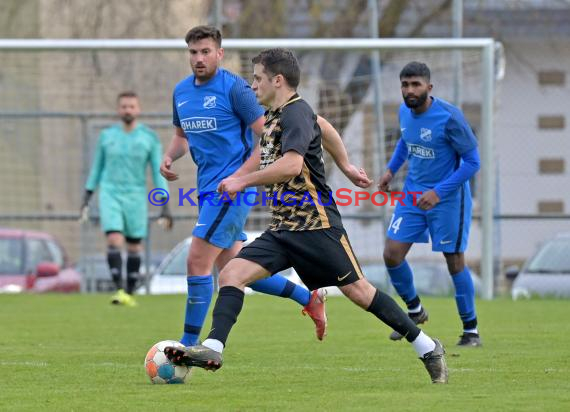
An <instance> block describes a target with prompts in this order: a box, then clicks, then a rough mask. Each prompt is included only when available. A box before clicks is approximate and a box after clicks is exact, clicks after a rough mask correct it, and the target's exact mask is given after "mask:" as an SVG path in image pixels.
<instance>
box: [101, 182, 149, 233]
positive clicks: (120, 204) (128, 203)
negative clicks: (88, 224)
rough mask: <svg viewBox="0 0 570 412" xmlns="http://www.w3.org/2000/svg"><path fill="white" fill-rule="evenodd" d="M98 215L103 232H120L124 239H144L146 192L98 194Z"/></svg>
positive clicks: (146, 205)
mask: <svg viewBox="0 0 570 412" xmlns="http://www.w3.org/2000/svg"><path fill="white" fill-rule="evenodd" d="M99 213H100V215H101V229H102V230H103V232H111V231H113V232H121V233H123V235H124V236H125V237H130V238H135V239H137V238H145V237H146V235H147V231H148V199H147V194H146V192H129V193H117V192H114V191H110V190H104V189H103V190H101V191H100V192H99Z"/></svg>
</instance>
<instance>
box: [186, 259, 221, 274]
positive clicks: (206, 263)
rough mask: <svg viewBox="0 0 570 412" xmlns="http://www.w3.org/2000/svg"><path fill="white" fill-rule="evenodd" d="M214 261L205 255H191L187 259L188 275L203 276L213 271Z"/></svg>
mask: <svg viewBox="0 0 570 412" xmlns="http://www.w3.org/2000/svg"><path fill="white" fill-rule="evenodd" d="M213 267H214V262H212V261H211V259H207V257H205V256H199V255H190V256H188V259H187V260H186V268H187V270H188V276H203V275H207V274H209V273H212V269H213Z"/></svg>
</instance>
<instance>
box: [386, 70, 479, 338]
mask: <svg viewBox="0 0 570 412" xmlns="http://www.w3.org/2000/svg"><path fill="white" fill-rule="evenodd" d="M400 82H401V89H402V96H403V98H404V103H403V104H402V105H401V106H400V112H399V118H400V130H401V138H400V140H399V141H398V143H397V145H396V149H395V151H394V154H393V155H392V159H391V160H390V163H389V164H388V168H387V171H386V172H385V174H384V175H383V176H382V177H381V179H380V183H379V185H378V187H379V189H380V190H382V191H387V190H389V184H390V181H391V180H392V177H393V176H394V175H395V174H396V172H397V171H398V169H399V168H400V167H401V166H402V164H403V163H404V162H405V161H406V160H407V161H408V175H407V177H406V181H405V185H404V192H407V193H408V195H407V197H406V198H405V200H404V202H403V203H404V204H403V205H402V204H397V205H396V208H395V210H394V214H393V215H392V219H391V221H390V226H389V227H388V234H387V235H388V238H387V240H386V245H385V247H384V261H385V263H386V267H387V269H388V273H389V274H390V279H391V281H392V285H394V288H395V289H396V291H397V292H398V294H399V295H400V297H401V298H402V299H403V300H404V302H405V303H406V306H407V307H408V315H409V316H410V318H411V319H412V320H413V321H414V322H416V324H419V323H424V322H425V321H426V320H427V319H428V314H427V311H426V310H425V309H424V308H423V307H422V305H421V302H420V298H419V296H418V295H417V293H416V290H415V287H414V281H413V274H412V270H411V268H410V266H409V265H408V263H407V261H406V260H405V258H406V254H407V253H408V251H409V250H410V248H411V246H412V244H413V243H416V242H418V243H427V242H428V235H429V237H431V242H432V250H433V251H434V252H443V255H444V256H445V260H446V261H447V267H448V269H449V273H450V274H451V278H452V279H453V283H454V285H455V301H456V303H457V309H458V311H459V316H460V317H461V320H462V322H463V334H462V335H461V337H460V340H459V342H458V343H457V344H458V345H459V346H481V340H480V338H479V332H478V330H477V315H476V313H475V290H474V287H473V280H472V279H471V274H470V272H469V268H468V267H467V266H465V257H464V252H465V250H466V248H467V241H468V238H469V227H470V224H471V191H470V189H469V179H470V178H471V177H473V175H475V173H477V171H478V170H479V166H480V162H479V153H478V151H477V140H476V138H475V136H474V134H473V132H472V130H471V127H470V126H469V124H468V123H467V121H466V120H465V118H464V116H463V113H462V112H461V110H460V109H458V108H457V107H455V106H453V105H451V104H450V103H448V102H446V101H444V100H442V99H439V98H437V97H433V96H431V95H430V92H431V90H432V88H433V85H432V84H431V83H430V70H429V68H428V67H427V66H426V65H425V64H423V63H419V62H411V63H408V64H407V65H406V66H405V67H404V68H403V69H402V71H401V72H400ZM411 192H421V193H422V194H421V196H418V195H416V194H411ZM414 198H415V199H416V200H417V204H416V202H414ZM390 339H392V340H399V339H402V336H401V335H400V334H399V333H397V332H396V331H394V332H393V333H392V334H391V335H390Z"/></svg>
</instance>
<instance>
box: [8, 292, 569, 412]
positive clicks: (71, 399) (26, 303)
mask: <svg viewBox="0 0 570 412" xmlns="http://www.w3.org/2000/svg"><path fill="white" fill-rule="evenodd" d="M108 300H109V296H106V295H96V296H95V295H84V296H80V295H70V296H62V295H43V296H38V295H36V296H34V295H0V308H1V310H0V410H33V411H44V410H62V411H63V410H77V411H82V410H94V411H104V410H117V411H118V410H134V411H142V410H152V411H175V410H186V411H188V410H192V411H211V410H220V411H251V410H265V411H281V410H282V411H299V410H306V411H314V410H322V411H336V410H356V411H364V410H370V411H378V410H386V411H396V410H397V411H407V410H409V411H456V410H465V411H470V410H481V411H486V412H487V411H494V410H497V411H508V410H513V411H523V410H535V411H556V410H560V411H568V410H570V322H569V321H568V315H569V313H570V302H569V301H564V300H530V301H517V302H512V301H510V300H506V299H498V300H495V301H490V302H487V301H479V302H478V307H477V309H478V315H479V319H480V331H481V333H482V338H483V343H484V347H483V348H476V349H464V348H461V349H459V348H456V347H455V346H454V344H455V342H456V341H457V337H458V335H459V333H460V322H459V320H458V318H457V314H456V310H455V302H454V301H453V299H452V298H438V299H425V300H424V304H425V306H426V308H427V309H428V310H429V312H430V321H429V322H428V323H427V324H426V325H425V330H426V332H427V333H428V334H430V335H432V336H436V337H439V338H441V340H442V341H443V343H444V344H445V345H446V347H447V353H448V358H447V359H448V366H449V368H450V382H449V385H439V386H438V385H432V384H431V383H430V381H429V378H428V375H427V373H426V372H425V370H424V369H423V365H422V364H421V362H420V361H419V360H418V359H417V358H416V356H415V353H414V351H413V349H412V348H411V346H410V345H408V344H406V343H404V342H398V343H394V342H391V341H389V340H388V338H387V337H388V334H389V332H390V330H389V329H388V327H386V326H384V325H383V324H381V323H380V322H379V321H377V320H376V319H375V318H374V317H373V316H372V315H370V314H368V313H365V312H364V311H362V310H360V309H358V308H357V307H356V306H354V305H352V304H351V303H350V302H348V300H346V299H344V298H336V297H334V298H329V301H328V314H329V334H328V337H327V338H326V339H325V341H324V342H318V341H317V340H316V339H315V337H314V330H313V324H312V322H311V321H310V319H309V318H304V317H302V316H301V315H300V307H299V306H297V305H296V304H294V303H292V302H291V301H285V300H282V299H279V298H274V297H267V296H259V295H256V296H248V297H246V301H245V306H244V310H243V312H242V315H241V316H240V319H239V321H238V323H237V324H236V326H235V327H234V330H233V333H232V335H231V336H230V340H229V342H228V344H229V345H228V348H227V350H226V351H225V354H224V356H225V364H224V367H223V368H222V369H221V370H219V371H218V372H216V373H212V372H206V371H203V370H194V371H193V374H192V375H191V376H190V378H189V379H188V380H187V382H186V384H185V385H171V386H170V385H152V384H151V383H150V382H149V381H148V378H147V377H146V375H145V373H144V368H143V360H144V356H145V354H146V351H147V350H148V349H149V348H150V347H151V345H152V344H154V343H156V342H158V341H160V340H164V339H177V338H179V332H180V329H181V326H182V319H183V306H184V302H185V298H184V296H141V297H139V298H138V300H139V306H138V307H137V308H124V307H112V306H111V305H110V304H108ZM209 323H210V320H209V319H208V320H207V325H208V326H209Z"/></svg>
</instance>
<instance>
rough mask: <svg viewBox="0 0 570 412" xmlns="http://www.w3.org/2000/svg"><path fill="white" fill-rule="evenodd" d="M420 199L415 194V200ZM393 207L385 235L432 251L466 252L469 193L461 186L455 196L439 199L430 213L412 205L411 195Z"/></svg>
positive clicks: (464, 186) (465, 186)
mask: <svg viewBox="0 0 570 412" xmlns="http://www.w3.org/2000/svg"><path fill="white" fill-rule="evenodd" d="M417 199H419V196H417V195H416V200H417ZM403 202H404V205H401V204H400V203H397V204H396V209H395V210H394V214H393V215H392V219H391V220H390V226H389V227H388V232H387V236H388V238H389V239H392V240H397V241H399V242H404V243H427V242H428V241H429V238H430V237H431V242H432V246H431V249H432V250H433V251H434V252H445V253H459V252H465V250H466V249H467V242H468V239H469V227H470V226H471V192H470V190H469V186H467V185H463V186H462V187H461V188H460V189H459V190H458V191H457V193H456V194H453V195H450V196H448V197H447V198H445V199H443V200H441V201H440V202H439V203H438V204H437V205H435V207H434V208H433V209H431V210H422V209H420V208H419V207H417V206H414V205H413V197H412V195H408V196H407V197H406V199H405V200H404V201H403Z"/></svg>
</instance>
